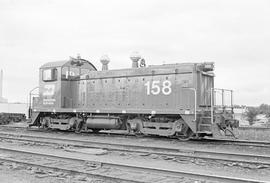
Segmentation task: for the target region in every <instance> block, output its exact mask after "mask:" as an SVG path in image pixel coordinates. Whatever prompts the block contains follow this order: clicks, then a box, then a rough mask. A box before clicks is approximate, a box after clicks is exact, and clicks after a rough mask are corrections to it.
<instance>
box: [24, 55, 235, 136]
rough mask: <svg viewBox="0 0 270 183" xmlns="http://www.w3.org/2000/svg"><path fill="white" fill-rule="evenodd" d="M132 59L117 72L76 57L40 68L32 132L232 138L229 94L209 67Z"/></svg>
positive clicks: (104, 59)
mask: <svg viewBox="0 0 270 183" xmlns="http://www.w3.org/2000/svg"><path fill="white" fill-rule="evenodd" d="M130 58H131V60H132V67H131V68H127V69H119V70H109V69H108V63H109V61H110V60H109V58H108V57H107V56H103V57H102V58H101V63H102V70H101V71H98V70H97V69H96V67H95V66H94V65H93V64H92V63H91V62H89V61H87V60H85V59H82V58H81V57H80V56H78V57H77V58H72V57H70V59H68V60H64V61H57V62H48V63H46V64H44V65H42V66H41V67H40V69H39V71H40V72H39V86H38V87H36V88H35V89H37V90H38V91H37V92H38V93H37V94H38V95H37V96H33V92H34V91H35V90H32V91H31V92H30V109H29V116H30V121H31V122H30V126H38V127H42V128H50V129H60V130H71V131H75V132H80V131H82V130H85V131H91V130H92V131H93V132H96V133H97V132H99V131H100V130H126V132H127V133H135V134H146V135H159V136H168V137H177V138H179V139H181V140H187V139H189V138H191V137H192V138H200V137H204V136H213V135H214V134H215V133H216V132H219V133H221V134H226V133H222V132H226V131H229V132H231V133H232V134H233V130H234V129H235V128H237V127H238V122H237V120H235V119H234V112H233V96H232V95H233V92H232V91H231V90H225V89H216V88H215V87H214V76H215V75H214V73H213V71H214V63H213V62H203V63H176V64H163V65H149V66H146V63H145V60H144V59H143V58H141V56H140V55H138V54H137V53H134V54H133V55H131V57H130ZM217 93H218V94H220V95H221V100H222V101H221V105H217V104H216V95H217ZM226 93H229V94H230V102H229V103H228V104H225V96H226V95H225V94H226Z"/></svg>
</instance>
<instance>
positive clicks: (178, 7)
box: [0, 0, 270, 105]
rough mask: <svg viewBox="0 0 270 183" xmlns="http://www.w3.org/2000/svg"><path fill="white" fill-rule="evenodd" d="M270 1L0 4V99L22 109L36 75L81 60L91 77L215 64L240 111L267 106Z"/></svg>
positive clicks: (11, 0)
mask: <svg viewBox="0 0 270 183" xmlns="http://www.w3.org/2000/svg"><path fill="white" fill-rule="evenodd" d="M269 49H270V1H269V0H265V1H264V0H253V1H251V0H219V1H217V0H111V1H109V0H107V1H105V0H0V68H1V69H3V71H4V90H3V95H4V97H5V98H7V99H8V100H9V101H10V102H27V96H28V94H29V91H30V90H31V89H32V88H34V87H36V86H37V85H38V69H39V67H40V66H41V65H42V64H44V63H46V62H50V61H58V60H65V59H68V58H69V56H73V57H76V55H77V54H80V55H81V57H82V58H84V59H87V60H90V61H91V62H92V63H93V64H94V65H96V66H97V68H98V69H100V68H101V63H100V61H99V59H100V57H101V56H102V55H104V54H107V55H108V56H109V57H110V60H111V62H110V63H109V69H122V68H129V67H131V60H130V59H129V56H130V54H131V53H132V52H133V51H138V52H139V53H140V54H141V55H142V57H144V58H145V60H146V63H147V64H149V65H158V64H163V63H181V62H215V75H216V77H215V86H216V87H218V88H227V89H232V90H234V103H235V104H239V105H260V104H262V103H267V104H270V61H269V59H270V50H269Z"/></svg>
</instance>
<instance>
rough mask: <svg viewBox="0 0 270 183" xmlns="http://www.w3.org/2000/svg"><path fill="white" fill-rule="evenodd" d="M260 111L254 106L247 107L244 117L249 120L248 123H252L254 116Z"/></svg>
mask: <svg viewBox="0 0 270 183" xmlns="http://www.w3.org/2000/svg"><path fill="white" fill-rule="evenodd" d="M259 113H260V111H259V110H258V109H257V108H256V107H249V108H248V110H247V112H246V114H245V115H246V117H247V120H248V122H249V125H253V124H254V121H255V119H256V116H257V115H258V114H259Z"/></svg>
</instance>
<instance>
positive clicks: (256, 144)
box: [0, 126, 270, 148]
mask: <svg viewBox="0 0 270 183" xmlns="http://www.w3.org/2000/svg"><path fill="white" fill-rule="evenodd" d="M1 128H2V129H5V130H11V131H12V130H16V129H25V130H26V129H27V130H29V131H33V132H41V133H54V132H59V131H55V130H49V131H46V130H43V129H39V128H25V127H19V126H15V127H12V126H0V129H1ZM60 132H61V133H67V134H69V133H70V132H69V131H60ZM71 133H73V134H75V133H74V132H71ZM78 135H87V136H93V135H94V136H108V135H110V136H117V137H119V136H121V137H123V136H125V137H129V138H133V137H135V138H137V137H136V135H134V134H127V133H126V132H122V133H116V132H110V131H106V132H99V133H92V132H90V133H89V132H82V133H80V134H78ZM143 138H149V139H159V140H163V141H172V140H176V139H174V138H172V139H171V138H168V137H155V136H143ZM179 142H181V141H179ZM183 143H185V142H183ZM188 143H198V144H202V143H204V144H210V145H211V144H214V145H236V146H253V147H264V148H270V141H254V140H251V141H250V140H240V139H214V138H205V139H191V140H190V141H189V142H188Z"/></svg>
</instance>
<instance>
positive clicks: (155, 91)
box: [144, 80, 172, 95]
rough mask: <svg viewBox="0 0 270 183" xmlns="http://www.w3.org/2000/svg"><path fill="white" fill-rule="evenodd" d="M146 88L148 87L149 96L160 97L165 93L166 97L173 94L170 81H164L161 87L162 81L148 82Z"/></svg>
mask: <svg viewBox="0 0 270 183" xmlns="http://www.w3.org/2000/svg"><path fill="white" fill-rule="evenodd" d="M144 86H146V93H147V95H151V94H152V95H159V94H160V93H163V94H164V95H170V94H171V93H172V83H171V81H169V80H166V81H163V82H162V86H160V81H152V84H151V82H150V81H147V82H146V83H145V84H144Z"/></svg>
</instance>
